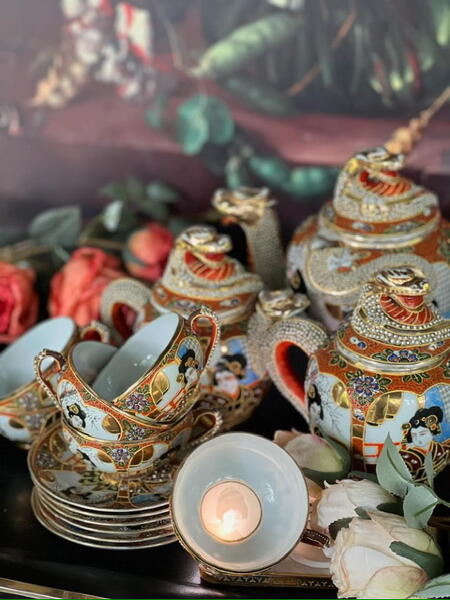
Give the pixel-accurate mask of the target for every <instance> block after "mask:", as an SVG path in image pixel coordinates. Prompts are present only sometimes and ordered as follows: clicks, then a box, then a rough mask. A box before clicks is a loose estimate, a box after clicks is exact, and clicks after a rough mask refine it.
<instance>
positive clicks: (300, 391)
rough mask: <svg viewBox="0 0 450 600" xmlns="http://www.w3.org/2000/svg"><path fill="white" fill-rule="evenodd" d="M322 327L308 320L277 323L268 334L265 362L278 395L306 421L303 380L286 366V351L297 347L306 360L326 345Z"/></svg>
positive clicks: (325, 336) (287, 361) (306, 411)
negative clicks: (290, 404) (287, 401)
mask: <svg viewBox="0 0 450 600" xmlns="http://www.w3.org/2000/svg"><path fill="white" fill-rule="evenodd" d="M328 339H329V338H328V334H327V333H326V331H325V329H324V327H323V326H322V325H321V324H320V323H318V322H316V321H313V320H311V319H305V318H292V319H285V320H281V321H277V322H276V323H274V324H273V325H271V327H270V328H269V330H268V331H267V336H266V340H267V346H266V348H267V350H266V355H265V357H264V358H265V362H266V365H267V370H268V372H269V375H270V377H271V379H272V380H273V382H274V383H275V385H276V386H277V388H278V389H279V391H280V392H281V393H282V394H283V396H284V397H285V398H287V399H288V400H289V401H290V402H291V403H292V404H293V405H294V407H295V408H296V409H297V410H299V411H300V412H301V414H302V415H303V417H304V418H305V419H306V420H308V406H307V403H306V400H305V390H304V379H303V378H300V377H299V376H298V373H296V372H295V371H294V369H293V368H292V365H291V364H289V360H288V358H289V356H288V355H289V350H290V348H292V347H297V348H299V349H300V350H302V352H304V353H305V354H306V355H307V356H311V354H313V353H314V352H315V351H316V350H317V349H318V348H320V347H321V346H323V345H325V344H326V343H327V342H328Z"/></svg>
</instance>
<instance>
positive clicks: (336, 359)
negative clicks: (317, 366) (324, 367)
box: [328, 350, 347, 369]
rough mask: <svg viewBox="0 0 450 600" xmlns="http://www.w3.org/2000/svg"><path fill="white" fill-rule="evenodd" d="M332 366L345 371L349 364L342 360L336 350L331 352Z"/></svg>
mask: <svg viewBox="0 0 450 600" xmlns="http://www.w3.org/2000/svg"><path fill="white" fill-rule="evenodd" d="M328 364H330V365H331V366H337V367H339V368H340V369H345V368H346V367H347V362H346V361H345V360H344V359H343V358H342V355H341V354H339V352H337V351H336V350H331V351H330V360H329V363H328Z"/></svg>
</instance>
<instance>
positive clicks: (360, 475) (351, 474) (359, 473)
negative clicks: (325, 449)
mask: <svg viewBox="0 0 450 600" xmlns="http://www.w3.org/2000/svg"><path fill="white" fill-rule="evenodd" d="M347 477H348V478H349V479H353V478H355V477H356V478H358V479H368V480H369V481H373V482H374V483H378V479H377V476H376V475H375V473H365V472H364V471H350V472H349V473H348V475H347Z"/></svg>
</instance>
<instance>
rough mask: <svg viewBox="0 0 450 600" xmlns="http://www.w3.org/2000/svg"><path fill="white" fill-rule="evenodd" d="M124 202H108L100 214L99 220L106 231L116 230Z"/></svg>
mask: <svg viewBox="0 0 450 600" xmlns="http://www.w3.org/2000/svg"><path fill="white" fill-rule="evenodd" d="M123 208H124V203H123V201H122V200H113V201H112V202H110V203H109V204H108V205H107V206H106V207H105V209H104V210H103V212H102V214H101V222H102V224H103V226H104V228H105V229H106V231H111V232H112V231H117V229H118V227H119V223H120V220H121V218H122V213H123Z"/></svg>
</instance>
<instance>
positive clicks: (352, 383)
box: [345, 369, 392, 406]
mask: <svg viewBox="0 0 450 600" xmlns="http://www.w3.org/2000/svg"><path fill="white" fill-rule="evenodd" d="M345 375H346V377H347V379H348V380H349V383H348V387H349V391H350V394H351V395H352V398H353V400H354V401H355V402H357V403H358V404H359V406H365V405H366V404H369V403H370V402H371V401H372V400H373V398H374V397H375V396H377V395H378V394H380V393H383V392H387V390H388V386H389V384H390V383H391V382H392V380H391V379H389V377H383V376H382V375H380V374H379V373H375V374H374V375H366V374H365V373H364V371H361V370H360V369H358V370H356V371H351V372H347V373H345Z"/></svg>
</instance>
